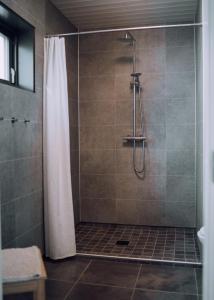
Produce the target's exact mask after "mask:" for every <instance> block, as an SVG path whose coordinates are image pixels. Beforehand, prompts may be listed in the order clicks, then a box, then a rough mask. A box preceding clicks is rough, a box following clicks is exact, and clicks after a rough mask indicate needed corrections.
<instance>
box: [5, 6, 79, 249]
mask: <svg viewBox="0 0 214 300" xmlns="http://www.w3.org/2000/svg"><path fill="white" fill-rule="evenodd" d="M3 2H4V3H5V4H6V5H8V6H9V7H10V8H11V9H13V10H14V11H15V12H16V13H18V14H19V15H20V16H22V17H23V18H24V19H26V20H27V21H28V22H30V23H31V24H32V25H33V26H35V28H36V39H35V59H36V61H35V79H36V92H35V93H32V92H28V91H24V90H21V89H18V88H15V87H10V86H8V85H4V84H0V116H3V117H8V118H11V117H17V118H19V119H25V118H26V119H30V120H31V121H32V122H31V123H30V124H29V125H24V123H21V122H17V123H16V124H14V126H12V125H11V123H10V122H6V121H4V122H0V200H1V220H2V246H3V247H4V248H5V247H22V246H30V245H33V244H34V245H35V244H36V245H38V246H40V247H41V248H43V183H42V105H43V103H42V88H43V86H42V83H43V58H44V55H43V41H44V36H45V33H46V32H48V33H52V32H54V33H56V32H60V31H63V32H64V31H66V30H68V31H72V30H73V29H74V28H73V27H72V25H71V24H70V23H69V22H68V21H67V20H66V19H65V18H64V17H63V16H62V15H61V14H60V13H59V12H58V11H57V10H56V9H55V7H53V6H52V5H51V4H50V3H49V2H48V1H44V0H38V1H33V0H29V1H25V0H13V1H8V0H4V1H3ZM45 12H47V13H46V14H45ZM75 49H76V50H75ZM66 50H67V54H68V56H67V65H68V81H69V104H70V108H71V109H70V112H71V115H70V119H71V122H70V124H71V136H72V137H73V136H74V138H72V139H71V161H72V180H73V194H74V206H75V212H76V214H75V217H76V220H77V221H78V215H79V212H78V202H79V195H78V191H79V189H78V185H79V183H78V178H79V176H78V169H79V167H78V130H77V121H78V119H77V116H78V113H77V69H76V68H77V67H76V61H77V59H76V57H77V52H76V51H77V46H76V44H75V41H73V40H72V42H71V44H68V43H67V45H66Z"/></svg>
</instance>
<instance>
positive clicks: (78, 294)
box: [4, 257, 202, 300]
mask: <svg viewBox="0 0 214 300" xmlns="http://www.w3.org/2000/svg"><path fill="white" fill-rule="evenodd" d="M46 268H47V272H48V280H47V283H46V295H47V296H46V300H199V299H200V300H201V299H202V298H201V296H200V294H201V283H200V278H201V272H202V270H201V269H200V268H196V267H187V266H186V267H183V266H172V265H164V264H158V265H156V264H149V263H138V262H133V263H131V262H122V261H116V260H104V259H89V258H82V257H75V258H72V259H67V260H64V261H59V262H53V261H50V260H48V261H46ZM4 299H5V300H30V299H31V300H32V296H31V295H30V294H29V295H27V294H26V295H20V296H18V297H16V296H13V297H11V296H10V297H5V298H4Z"/></svg>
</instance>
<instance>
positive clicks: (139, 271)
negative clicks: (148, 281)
mask: <svg viewBox="0 0 214 300" xmlns="http://www.w3.org/2000/svg"><path fill="white" fill-rule="evenodd" d="M142 267H143V265H140V267H139V270H138V273H137V277H136V280H135V284H134V287H133V291H132V295H131V298H130V300H133V298H134V294H135V290H136V287H137V282H138V279H139V277H140V273H141V270H142Z"/></svg>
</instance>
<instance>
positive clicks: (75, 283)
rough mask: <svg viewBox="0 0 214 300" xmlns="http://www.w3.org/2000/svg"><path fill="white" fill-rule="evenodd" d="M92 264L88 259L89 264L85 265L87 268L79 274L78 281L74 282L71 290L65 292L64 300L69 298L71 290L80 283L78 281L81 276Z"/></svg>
mask: <svg viewBox="0 0 214 300" xmlns="http://www.w3.org/2000/svg"><path fill="white" fill-rule="evenodd" d="M91 262H92V259H90V261H89V263H88V264H87V266H86V267H85V268H84V270H83V271H82V272H81V273H80V275H79V277H78V279H77V280H76V281H75V282H74V284H73V285H72V287H71V289H70V290H69V291H68V292H67V294H66V295H65V297H64V300H66V299H67V298H68V296H69V294H70V293H71V291H72V290H73V288H74V287H75V286H76V285H77V284H78V283H79V282H80V279H81V278H82V276H83V274H84V273H85V271H86V270H87V269H88V268H89V266H90V264H91Z"/></svg>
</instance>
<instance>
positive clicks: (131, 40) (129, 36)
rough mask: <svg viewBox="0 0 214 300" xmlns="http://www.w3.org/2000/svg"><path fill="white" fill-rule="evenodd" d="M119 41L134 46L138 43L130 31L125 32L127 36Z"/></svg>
mask: <svg viewBox="0 0 214 300" xmlns="http://www.w3.org/2000/svg"><path fill="white" fill-rule="evenodd" d="M119 41H121V42H125V43H129V44H130V45H133V43H134V42H136V40H135V38H134V37H133V35H132V34H131V33H130V32H129V31H127V32H125V35H124V36H123V37H121V38H119Z"/></svg>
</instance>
